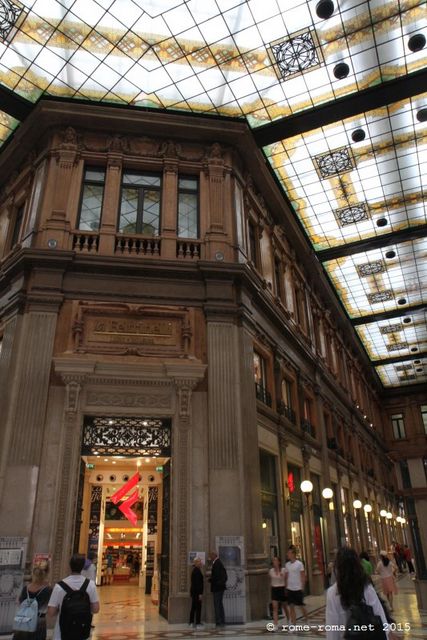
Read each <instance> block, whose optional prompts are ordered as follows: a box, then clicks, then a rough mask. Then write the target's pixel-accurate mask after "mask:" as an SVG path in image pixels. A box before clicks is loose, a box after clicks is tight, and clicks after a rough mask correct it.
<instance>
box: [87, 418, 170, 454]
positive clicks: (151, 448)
mask: <svg viewBox="0 0 427 640" xmlns="http://www.w3.org/2000/svg"><path fill="white" fill-rule="evenodd" d="M97 454H100V455H107V454H109V455H122V456H135V457H140V456H150V457H154V456H162V457H163V456H164V457H168V456H170V455H171V419H170V418H144V417H137V418H134V417H116V416H85V418H84V427H83V443H82V455H97Z"/></svg>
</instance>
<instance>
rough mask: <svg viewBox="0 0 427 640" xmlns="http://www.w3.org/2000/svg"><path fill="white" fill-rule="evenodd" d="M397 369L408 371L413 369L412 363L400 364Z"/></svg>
mask: <svg viewBox="0 0 427 640" xmlns="http://www.w3.org/2000/svg"><path fill="white" fill-rule="evenodd" d="M395 369H396V371H408V370H409V369H412V364H399V365H398V366H397V367H395Z"/></svg>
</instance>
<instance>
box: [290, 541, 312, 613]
mask: <svg viewBox="0 0 427 640" xmlns="http://www.w3.org/2000/svg"><path fill="white" fill-rule="evenodd" d="M305 580H306V576H305V570H304V565H303V563H302V562H301V561H300V560H297V557H296V550H295V547H293V546H291V547H289V550H288V562H287V563H286V564H285V586H286V589H287V596H288V605H289V610H290V618H291V620H290V621H291V624H295V621H296V614H295V607H300V608H301V609H302V613H303V615H304V616H305V617H307V610H306V608H305V606H304V593H303V590H304V586H305Z"/></svg>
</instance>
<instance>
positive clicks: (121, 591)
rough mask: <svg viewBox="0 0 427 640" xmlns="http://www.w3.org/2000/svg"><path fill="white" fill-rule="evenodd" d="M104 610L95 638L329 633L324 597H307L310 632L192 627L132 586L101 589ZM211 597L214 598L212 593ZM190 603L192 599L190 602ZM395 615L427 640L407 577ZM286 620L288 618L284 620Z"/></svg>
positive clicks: (261, 625)
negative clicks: (171, 620) (170, 617)
mask: <svg viewBox="0 0 427 640" xmlns="http://www.w3.org/2000/svg"><path fill="white" fill-rule="evenodd" d="M99 591H100V598H101V612H100V613H99V614H98V615H97V616H96V618H95V620H94V624H95V631H94V633H93V636H92V640H185V639H186V638H188V639H190V640H196V639H197V638H200V639H201V640H203V638H207V639H209V640H214V639H215V638H217V639H220V638H238V639H239V640H249V639H251V638H255V637H260V636H264V637H265V636H269V635H270V636H271V637H272V638H273V637H276V638H277V637H283V638H285V637H286V638H288V640H293V639H294V638H299V639H301V638H304V639H305V640H314V639H318V638H324V637H325V633H324V632H321V631H319V630H318V628H317V627H318V625H321V624H324V622H325V605H324V602H325V598H324V596H317V597H310V596H309V597H307V598H306V603H307V605H308V606H307V608H308V620H307V621H301V620H300V621H297V623H300V624H302V623H304V624H309V625H310V627H311V629H310V631H309V632H308V631H300V632H299V633H298V634H294V633H290V632H288V631H281V632H279V633H275V634H272V633H271V632H269V631H268V629H267V624H268V622H269V621H268V620H259V621H257V622H251V623H249V624H247V625H245V626H239V627H237V626H234V625H230V626H227V627H226V628H225V629H224V630H221V631H217V630H216V629H215V628H214V627H213V626H212V625H206V626H205V628H204V629H203V630H201V631H193V630H192V629H188V628H187V627H186V625H176V624H174V625H169V624H168V623H167V622H166V621H165V620H164V619H163V618H161V617H160V616H159V615H158V613H157V607H155V606H154V605H152V604H151V601H150V599H149V597H147V596H145V594H144V592H143V590H142V589H138V588H137V587H133V586H131V587H129V586H122V585H121V586H115V587H102V588H100V590H99ZM207 597H210V596H209V595H208V596H207ZM189 605H190V601H189ZM394 605H395V606H394V614H393V615H394V617H395V619H396V622H398V623H402V624H403V623H405V622H408V623H409V624H410V625H411V629H410V630H409V631H406V632H402V633H400V634H398V636H400V637H401V638H405V640H420V639H426V640H427V616H420V614H419V611H418V608H417V601H416V596H415V589H414V584H413V582H412V581H411V580H410V579H409V578H408V577H407V576H404V577H403V578H402V579H401V580H400V581H399V595H397V596H396V598H395V603H394ZM283 622H284V623H285V622H286V621H285V620H283Z"/></svg>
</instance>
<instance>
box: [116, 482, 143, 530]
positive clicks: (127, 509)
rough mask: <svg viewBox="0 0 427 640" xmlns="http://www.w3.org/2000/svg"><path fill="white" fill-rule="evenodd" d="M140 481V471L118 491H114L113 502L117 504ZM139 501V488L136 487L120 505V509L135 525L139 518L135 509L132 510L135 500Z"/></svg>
mask: <svg viewBox="0 0 427 640" xmlns="http://www.w3.org/2000/svg"><path fill="white" fill-rule="evenodd" d="M138 482H139V473H135V475H134V476H132V478H130V479H129V480H128V481H127V482H126V484H124V485H123V486H122V487H121V488H120V489H119V490H118V491H116V493H113V495H112V496H111V498H110V499H111V502H113V503H114V504H117V503H118V502H120V500H121V499H122V498H123V496H125V495H126V494H127V493H128V492H129V491H130V490H131V489H133V488H134V487H135V486H136V485H137V484H138ZM137 501H138V489H135V491H134V492H133V493H131V495H130V496H129V497H128V498H126V500H124V502H122V504H120V505H119V509H120V511H121V512H122V513H123V515H124V516H125V517H126V518H127V519H128V520H129V522H131V523H132V524H133V525H136V523H137V521H138V519H137V517H136V513H135V511H132V506H133V505H134V504H135V502H137Z"/></svg>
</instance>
